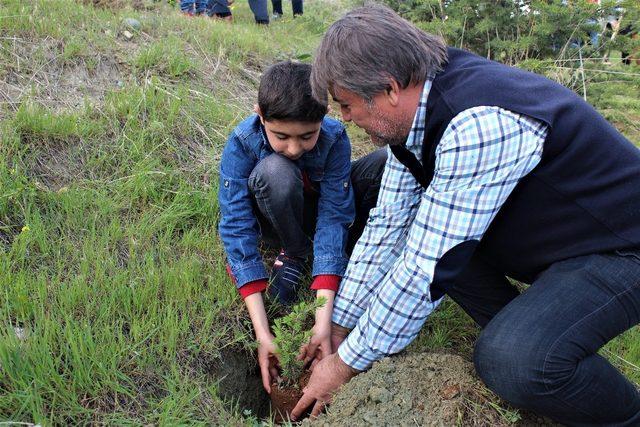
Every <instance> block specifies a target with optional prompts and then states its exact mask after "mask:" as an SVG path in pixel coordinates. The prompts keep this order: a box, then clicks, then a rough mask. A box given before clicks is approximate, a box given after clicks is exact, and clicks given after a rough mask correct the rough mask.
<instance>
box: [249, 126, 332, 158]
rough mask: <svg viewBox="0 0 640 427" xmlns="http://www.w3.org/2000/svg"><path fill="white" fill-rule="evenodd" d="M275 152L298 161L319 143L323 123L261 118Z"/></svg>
mask: <svg viewBox="0 0 640 427" xmlns="http://www.w3.org/2000/svg"><path fill="white" fill-rule="evenodd" d="M260 120H261V121H262V124H263V125H264V129H265V131H266V134H267V139H268V140H269V144H270V145H271V148H273V151H275V152H276V153H279V154H282V155H283V156H285V157H287V158H289V159H291V160H297V159H299V158H300V157H301V156H302V155H303V154H304V153H306V152H307V151H310V150H312V149H313V147H315V146H316V143H317V142H318V136H319V135H320V125H321V124H322V122H317V123H307V122H297V121H282V120H269V121H267V120H264V119H262V118H260Z"/></svg>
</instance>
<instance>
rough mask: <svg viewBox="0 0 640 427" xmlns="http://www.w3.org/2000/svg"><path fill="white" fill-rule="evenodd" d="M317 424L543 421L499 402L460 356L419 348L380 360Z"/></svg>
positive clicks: (353, 382) (344, 390) (340, 395)
mask: <svg viewBox="0 0 640 427" xmlns="http://www.w3.org/2000/svg"><path fill="white" fill-rule="evenodd" d="M305 424H313V425H320V426H327V427H329V426H331V427H333V426H346V427H355V426H365V425H367V426H368V425H376V426H398V425H413V426H416V425H419V426H450V425H464V426H506V425H513V424H519V425H546V426H549V425H553V424H552V423H550V422H547V421H546V420H544V421H543V423H542V424H540V423H539V422H538V418H537V417H536V416H532V415H531V414H528V413H523V412H518V411H516V410H514V409H512V408H509V407H508V406H507V405H506V404H505V403H504V402H501V401H500V400H499V398H497V397H496V396H495V395H494V394H493V393H491V392H490V391H489V390H487V388H486V387H485V386H484V385H483V384H482V383H481V381H480V379H479V378H478V377H476V376H475V373H474V368H473V364H472V363H471V362H469V361H467V360H465V359H463V358H462V357H460V356H457V355H454V354H444V353H421V354H411V355H403V356H397V357H391V358H386V359H383V360H381V361H380V362H377V363H376V364H374V366H373V367H372V368H371V369H370V370H369V371H367V372H365V373H363V374H360V375H358V376H357V377H355V378H353V379H352V380H351V381H350V382H349V383H348V384H346V385H345V386H344V387H343V388H342V389H341V390H340V392H339V393H338V394H337V395H336V396H335V398H334V402H333V404H332V405H331V407H330V408H329V411H328V413H327V414H324V415H322V416H320V417H319V418H318V419H317V420H316V421H307V420H306V421H305Z"/></svg>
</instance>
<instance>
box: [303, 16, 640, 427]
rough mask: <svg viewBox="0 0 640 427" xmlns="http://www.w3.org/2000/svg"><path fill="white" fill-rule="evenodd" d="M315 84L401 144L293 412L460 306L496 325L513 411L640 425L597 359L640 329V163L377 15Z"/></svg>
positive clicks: (544, 82) (387, 140)
mask: <svg viewBox="0 0 640 427" xmlns="http://www.w3.org/2000/svg"><path fill="white" fill-rule="evenodd" d="M311 80H312V85H313V87H314V93H315V94H316V96H318V97H322V96H326V92H327V91H329V93H330V94H331V95H332V96H333V98H334V99H335V100H336V101H337V102H338V103H339V104H340V106H341V111H342V115H343V118H344V119H345V120H346V121H353V122H354V123H355V124H356V125H358V126H360V127H362V128H363V129H364V130H365V131H366V132H367V133H368V134H369V135H370V136H371V139H372V141H373V142H374V143H375V144H377V145H384V144H386V145H389V147H390V148H389V156H388V160H387V164H386V166H385V171H384V175H383V178H382V184H381V189H380V195H379V197H378V205H377V207H376V208H374V209H373V210H372V211H371V214H370V218H369V222H368V223H367V226H366V228H365V231H364V233H363V235H362V237H361V238H360V240H359V241H358V243H357V245H356V247H355V249H354V251H353V255H352V257H351V259H350V261H349V266H348V267H347V271H346V274H345V276H344V278H343V280H342V283H341V285H340V290H339V293H338V295H337V296H336V300H335V303H334V313H333V322H334V323H335V325H336V327H335V328H334V329H335V330H334V332H333V344H334V349H335V348H337V352H336V353H334V354H332V355H331V356H329V357H325V358H324V359H322V360H321V361H320V362H318V363H317V365H316V366H315V369H314V372H313V375H312V377H311V380H310V382H309V385H308V387H307V388H306V389H305V394H304V396H303V397H302V398H301V399H300V401H299V402H298V405H297V406H296V408H295V409H294V411H293V413H292V415H293V416H294V417H299V416H300V415H301V413H302V411H303V410H304V408H306V407H309V406H310V405H311V404H313V403H314V402H315V405H314V407H313V410H312V415H316V414H318V413H319V412H320V410H321V409H322V407H323V406H324V404H325V403H327V402H329V401H330V398H331V394H332V393H333V392H335V390H337V389H338V387H340V386H341V385H342V384H344V383H345V382H347V381H348V380H349V379H350V378H351V377H353V376H354V375H355V374H357V373H358V372H361V371H363V370H366V369H367V368H369V367H370V366H371V364H372V363H373V362H374V361H376V360H379V359H381V358H382V357H384V356H387V355H390V354H393V353H397V352H398V351H400V350H402V349H403V348H405V347H406V346H407V345H408V344H409V343H410V342H411V341H412V340H413V339H414V338H415V337H416V335H417V334H418V332H419V330H420V328H421V327H422V325H423V324H424V322H425V320H426V318H427V316H428V315H429V313H430V312H431V311H432V310H433V309H434V308H435V307H436V306H437V304H438V302H439V300H440V299H441V298H442V296H443V295H444V294H448V295H449V296H450V297H451V298H452V299H453V300H454V301H456V302H457V303H458V304H460V306H461V307H462V308H463V309H464V310H465V311H466V312H467V313H469V315H470V316H471V317H472V318H473V319H474V320H475V321H476V322H477V323H478V324H479V325H480V326H481V327H483V332H482V334H481V335H480V337H479V339H478V342H477V344H476V347H475V351H474V362H475V366H476V370H477V372H478V374H479V376H480V377H481V378H482V379H483V380H484V382H485V383H486V384H487V386H488V387H489V388H490V389H492V390H494V391H495V392H496V393H497V394H499V395H500V396H501V397H503V398H504V399H505V400H507V401H509V402H511V403H512V404H514V405H516V406H519V407H522V408H527V409H530V410H534V411H536V412H538V413H540V414H542V415H546V416H549V417H551V418H553V419H555V420H557V421H558V422H561V423H564V424H570V425H603V424H616V425H629V426H630V425H639V424H640V396H639V394H638V391H637V390H636V388H635V386H634V385H633V384H632V383H631V382H630V381H628V380H627V379H626V378H625V377H624V376H623V375H621V374H620V372H618V371H617V370H616V369H615V368H614V367H613V366H612V365H611V364H609V363H608V362H607V360H606V359H604V358H603V357H601V356H599V355H598V354H597V351H598V349H599V348H600V347H602V346H603V345H604V344H605V343H607V342H608V341H609V340H611V339H612V338H614V337H615V336H617V335H619V334H620V333H622V332H623V331H625V330H627V329H629V328H631V327H632V326H634V325H636V324H637V323H638V322H639V321H640V249H639V248H640V151H639V150H638V149H637V148H635V147H634V146H633V145H632V144H631V143H630V142H629V141H627V140H626V139H625V138H624V137H623V136H622V135H621V134H620V133H619V132H617V131H616V130H615V129H614V128H613V127H612V126H611V125H610V124H608V123H607V122H606V120H604V119H603V118H602V117H601V116H600V115H599V114H598V113H597V112H596V111H595V110H594V109H593V108H591V107H590V106H589V105H588V104H586V103H585V102H583V101H582V100H581V99H580V98H579V97H577V96H576V95H575V94H573V93H572V92H571V91H569V90H568V89H566V88H564V87H562V86H560V85H558V84H556V83H553V82H551V81H550V80H548V79H545V78H543V77H541V76H538V75H536V74H532V73H528V72H524V71H522V70H518V69H516V68H510V67H506V66H503V65H500V64H498V63H495V62H492V61H488V60H486V59H483V58H480V57H477V56H475V55H472V54H470V53H468V52H464V51H461V50H457V49H451V48H449V49H447V48H446V46H445V45H444V44H443V43H442V41H440V40H439V39H438V38H436V37H434V36H431V35H428V34H426V33H424V32H422V31H421V30H419V29H417V28H416V27H415V26H414V25H412V24H411V23H409V22H407V21H405V20H403V19H402V18H400V17H399V16H397V15H396V14H395V13H393V12H392V11H391V10H389V9H387V8H384V7H381V6H373V7H366V8H360V9H357V10H354V11H352V12H350V13H348V14H347V15H345V16H344V17H343V18H341V19H340V20H339V21H337V22H336V23H334V24H333V25H332V26H331V27H330V28H329V30H328V31H327V33H326V34H325V36H324V38H323V40H322V42H321V45H320V47H319V48H318V52H317V55H316V58H315V62H314V64H313V71H312V78H311ZM507 277H511V278H514V279H517V280H520V281H522V282H525V283H528V284H531V286H530V287H529V288H528V289H527V290H526V291H525V292H524V293H522V294H519V292H518V290H517V289H516V288H515V287H513V286H512V285H511V284H510V282H509V281H508V280H507ZM349 331H350V332H349ZM347 333H348V336H347ZM345 336H346V339H345Z"/></svg>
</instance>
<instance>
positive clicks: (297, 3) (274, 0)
mask: <svg viewBox="0 0 640 427" xmlns="http://www.w3.org/2000/svg"><path fill="white" fill-rule="evenodd" d="M271 4H272V5H273V13H275V14H278V15H282V14H283V13H282V0H271ZM291 8H292V9H293V16H296V15H302V12H303V10H302V0H291Z"/></svg>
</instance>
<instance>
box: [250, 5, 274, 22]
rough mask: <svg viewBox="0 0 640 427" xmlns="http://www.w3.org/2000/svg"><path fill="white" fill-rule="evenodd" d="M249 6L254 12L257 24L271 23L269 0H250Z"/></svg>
mask: <svg viewBox="0 0 640 427" xmlns="http://www.w3.org/2000/svg"><path fill="white" fill-rule="evenodd" d="M249 8H251V12H253V16H254V17H255V19H256V24H268V23H269V10H268V8H267V0H249Z"/></svg>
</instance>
